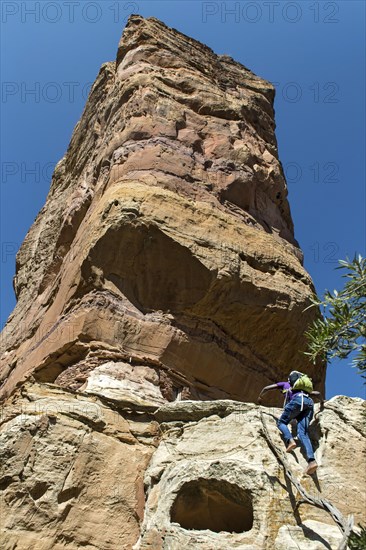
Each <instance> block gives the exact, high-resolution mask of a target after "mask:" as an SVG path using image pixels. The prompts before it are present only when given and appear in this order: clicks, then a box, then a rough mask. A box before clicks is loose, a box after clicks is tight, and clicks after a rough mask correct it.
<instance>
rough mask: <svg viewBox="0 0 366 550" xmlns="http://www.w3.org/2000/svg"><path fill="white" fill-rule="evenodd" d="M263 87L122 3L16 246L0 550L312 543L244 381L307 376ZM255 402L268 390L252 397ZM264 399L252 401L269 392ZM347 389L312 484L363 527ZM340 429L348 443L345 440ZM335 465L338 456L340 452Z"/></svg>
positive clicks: (316, 525)
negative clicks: (125, 13)
mask: <svg viewBox="0 0 366 550" xmlns="http://www.w3.org/2000/svg"><path fill="white" fill-rule="evenodd" d="M273 98H274V90H273V87H272V85H271V84H269V83H268V82H265V81H264V80H262V79H260V78H258V77H256V76H255V75H254V74H253V73H251V72H250V71H249V70H248V69H246V68H245V67H243V66H242V65H240V64H239V63H237V62H235V61H233V60H232V59H231V58H229V57H227V56H217V55H215V54H214V53H213V52H212V51H211V50H210V49H209V48H207V47H206V46H204V45H202V44H200V43H199V42H196V41H194V40H192V39H190V38H187V37H186V36H184V35H182V34H180V33H178V32H177V31H175V30H172V29H169V28H168V27H166V26H165V25H164V24H163V23H161V22H160V21H158V20H156V19H153V18H151V19H143V18H142V17H139V16H132V17H131V18H130V19H129V22H128V24H127V26H126V28H125V30H124V33H123V36H122V40H121V42H120V45H119V48H118V54H117V61H116V63H107V64H105V65H103V67H102V69H101V71H100V73H99V75H98V77H97V80H96V82H95V84H94V86H93V88H92V90H91V93H90V96H89V99H88V101H87V104H86V107H85V110H84V113H83V115H82V118H81V120H80V122H79V123H78V124H77V126H76V128H75V130H74V134H73V136H72V139H71V143H70V146H69V149H68V151H67V153H66V155H65V157H64V158H63V159H62V160H61V161H60V162H59V163H58V164H57V166H56V169H55V173H54V175H53V179H52V184H51V189H50V192H49V195H48V197H47V201H46V204H45V206H44V208H43V209H42V210H41V212H40V213H39V215H38V217H37V219H36V221H35V223H34V225H33V226H32V228H31V229H30V231H29V233H28V235H27V237H26V239H25V241H24V243H23V245H22V247H21V249H20V251H19V253H18V256H17V266H16V277H15V281H14V286H15V291H16V294H17V298H18V303H17V306H16V308H15V310H14V312H13V313H12V315H11V316H10V318H9V321H8V323H7V325H6V327H5V329H4V331H3V333H2V358H1V377H2V383H3V385H2V390H1V396H2V399H3V400H4V406H3V409H2V414H1V418H0V471H1V474H0V518H1V522H0V529H1V533H0V537H1V541H2V548H4V550H14V548H17V550H29V549H30V548H31V549H32V550H65V549H67V550H78V549H80V548H84V549H85V550H116V549H120V550H132V549H133V550H182V549H187V550H195V549H197V550H198V549H199V550H232V549H233V548H240V549H246V550H262V549H268V550H273V549H274V550H284V549H286V550H298V549H299V548H304V549H305V548H306V549H307V550H324V549H328V550H329V549H330V548H337V546H338V544H339V543H340V540H341V539H342V534H341V532H340V530H339V529H338V527H337V526H336V525H335V523H334V522H333V521H332V518H331V517H330V516H329V514H327V513H326V512H325V511H324V510H323V509H319V508H316V507H313V506H309V505H307V504H306V503H304V501H303V500H302V498H301V496H299V495H298V494H297V493H296V491H295V490H294V489H293V487H292V486H291V484H290V483H289V481H288V478H286V477H285V475H284V471H283V468H282V467H281V464H280V463H279V462H278V460H277V458H276V456H275V455H274V454H273V452H272V450H271V447H270V446H269V444H268V439H266V437H265V436H264V433H265V432H264V423H265V422H266V425H267V430H268V433H270V435H271V437H272V439H273V441H274V442H275V444H276V445H278V446H279V448H280V447H281V445H283V444H282V442H281V440H280V436H279V432H278V430H277V428H276V425H275V418H276V416H278V415H279V413H280V409H268V408H260V407H258V406H257V405H256V404H254V403H253V401H255V399H256V396H257V394H258V391H259V389H260V388H261V387H262V386H263V385H264V384H267V383H271V382H274V381H276V380H278V379H282V378H284V377H285V376H286V375H287V373H288V370H289V368H301V369H304V370H307V371H308V372H309V373H310V374H311V375H312V377H313V379H314V382H315V385H316V387H317V389H323V387H324V378H325V366H324V365H323V364H321V363H319V364H317V365H316V366H315V367H314V366H312V365H310V364H308V363H306V361H305V358H304V356H303V355H302V354H301V351H302V350H303V349H304V347H305V341H304V331H305V329H306V328H307V327H308V325H309V323H310V322H311V321H312V319H314V317H315V316H316V314H317V312H316V311H315V310H314V309H307V310H306V311H304V310H305V308H306V307H307V306H308V305H309V298H310V296H311V293H312V291H313V286H312V283H311V279H310V277H309V275H308V274H307V273H306V271H305V270H304V269H303V267H302V261H301V260H302V254H301V251H300V249H299V247H298V244H297V242H296V240H295V239H294V233H293V225H292V221H291V216H290V211H289V206H288V202H287V199H286V194H287V191H286V183H285V179H284V176H283V172H282V168H281V164H280V162H279V160H278V155H277V147H276V139H275V134H274V113H273ZM267 395H268V394H267ZM271 403H272V404H273V403H275V400H272V402H270V401H269V400H268V401H267V402H266V404H267V405H269V404H271ZM364 406H365V403H364V402H363V401H362V400H361V399H357V398H349V397H336V398H333V399H332V400H331V401H329V402H328V403H327V405H326V408H325V410H324V411H322V412H320V411H319V410H318V408H317V410H316V413H317V414H316V419H315V421H314V422H313V424H312V425H311V438H312V441H313V445H314V448H315V449H316V458H317V461H318V463H319V469H318V477H314V478H310V477H304V476H303V469H304V466H305V459H304V457H303V456H302V455H301V451H300V449H299V448H297V449H296V450H295V451H294V452H293V453H292V455H291V456H289V457H288V462H289V465H290V467H291V470H292V473H293V475H294V476H295V477H296V479H298V480H300V481H301V483H302V485H303V487H304V488H305V489H306V490H307V491H308V492H309V493H311V494H315V495H317V494H319V496H321V497H322V498H325V499H329V500H331V501H332V502H334V503H335V504H336V506H337V507H338V508H339V510H340V512H341V513H342V514H344V515H347V514H349V513H353V514H355V519H356V522H357V521H359V522H365V516H364V510H365V507H364V502H365V500H364V499H365V492H364V488H365V485H366V479H365V468H364V464H365V425H364V417H363V411H364ZM350 442H351V444H350ZM350 464H351V465H352V467H350Z"/></svg>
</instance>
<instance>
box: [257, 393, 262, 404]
mask: <svg viewBox="0 0 366 550" xmlns="http://www.w3.org/2000/svg"><path fill="white" fill-rule="evenodd" d="M261 403H262V396H261V395H259V396H258V404H259V405H260V404H261Z"/></svg>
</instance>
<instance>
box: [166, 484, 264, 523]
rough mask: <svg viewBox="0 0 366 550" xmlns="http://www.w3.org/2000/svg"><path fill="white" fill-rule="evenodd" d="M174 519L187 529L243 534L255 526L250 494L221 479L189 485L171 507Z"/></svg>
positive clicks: (184, 486)
mask: <svg viewBox="0 0 366 550" xmlns="http://www.w3.org/2000/svg"><path fill="white" fill-rule="evenodd" d="M171 520H172V521H173V522H175V523H179V524H180V525H181V526H182V527H184V528H185V529H197V530H203V529H209V530H211V531H215V532H217V533H219V532H220V531H227V532H230V533H242V532H243V531H250V529H251V528H252V526H253V506H252V499H251V495H250V492H249V491H248V490H245V489H242V488H241V487H238V486H237V485H234V484H233V483H229V482H228V481H225V480H218V479H203V478H200V479H196V480H193V481H189V482H188V483H185V484H184V485H183V486H182V487H181V489H180V490H179V492H178V495H177V497H176V499H175V501H174V504H173V506H172V508H171Z"/></svg>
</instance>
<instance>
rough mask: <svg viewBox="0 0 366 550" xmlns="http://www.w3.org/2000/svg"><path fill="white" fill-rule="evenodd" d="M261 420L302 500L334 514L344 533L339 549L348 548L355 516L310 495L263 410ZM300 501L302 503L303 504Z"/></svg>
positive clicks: (264, 430)
mask: <svg viewBox="0 0 366 550" xmlns="http://www.w3.org/2000/svg"><path fill="white" fill-rule="evenodd" d="M260 416H261V421H262V434H263V435H264V437H265V439H266V440H267V442H268V444H269V446H270V448H271V449H272V451H273V453H274V454H275V455H276V457H277V459H278V460H279V462H280V463H281V464H282V466H283V469H284V471H285V475H286V476H287V477H288V479H289V480H290V482H291V483H292V485H293V486H294V487H296V489H297V490H298V492H299V493H300V495H301V496H302V501H301V502H307V503H308V504H311V505H312V506H315V507H316V508H320V509H322V510H325V511H326V512H328V514H330V515H331V516H332V519H333V520H334V521H335V523H336V524H337V525H338V527H339V529H340V530H341V533H342V535H343V537H342V540H341V542H340V544H339V546H338V550H347V540H348V537H349V535H350V533H351V531H352V528H353V516H352V515H349V516H348V517H347V518H345V517H344V516H343V515H342V514H341V512H340V511H339V510H338V508H336V507H335V506H334V505H333V504H332V503H331V502H329V500H326V499H325V498H318V497H314V496H312V495H310V494H309V493H308V492H307V491H306V490H305V489H304V487H303V486H302V485H301V484H300V482H299V481H298V480H297V479H296V477H295V476H294V474H293V473H292V471H291V467H290V464H289V462H288V460H287V458H286V456H285V454H284V453H283V451H282V450H281V449H280V448H279V447H278V446H277V445H276V444H275V443H274V441H273V439H272V437H271V436H270V433H269V431H268V428H267V424H266V421H265V418H264V414H263V411H262V410H261V411H260ZM301 502H300V504H301Z"/></svg>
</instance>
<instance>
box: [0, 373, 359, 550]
mask: <svg viewBox="0 0 366 550" xmlns="http://www.w3.org/2000/svg"><path fill="white" fill-rule="evenodd" d="M263 410H264V411H265V418H266V420H265V421H266V424H267V427H268V429H269V431H270V434H271V436H272V438H273V439H274V440H275V441H276V443H277V444H278V445H283V444H282V442H281V440H280V437H279V432H278V430H277V428H276V426H275V418H276V417H277V416H278V415H279V414H280V409H270V408H264V409H263ZM364 412H365V402H364V401H363V400H361V399H358V398H348V397H336V398H333V399H331V400H330V401H329V402H328V403H327V404H326V408H325V410H324V411H323V412H321V413H319V412H318V414H317V417H316V420H315V421H314V423H313V425H312V427H311V437H312V440H313V444H314V447H315V448H316V458H317V461H318V462H319V469H318V473H317V476H316V477H313V478H310V477H307V476H304V475H303V469H304V467H305V464H306V462H305V459H304V457H303V456H302V453H301V450H300V448H297V449H296V450H295V451H294V452H293V453H292V454H291V455H290V456H289V461H290V464H291V468H292V471H293V473H294V474H295V476H296V477H297V478H298V479H299V480H300V481H301V483H302V484H303V486H304V487H305V488H306V490H307V491H308V492H309V493H310V494H313V495H321V496H322V497H324V498H327V499H329V500H330V501H331V502H332V503H333V504H334V505H336V506H337V507H338V508H339V510H340V511H341V512H342V513H343V514H344V515H347V514H349V513H352V514H355V521H356V523H357V522H361V523H364V522H365V519H366V518H365V487H366V471H365V467H364V465H365V460H366V447H365V442H366V437H365V436H366V434H365V423H364V417H363V416H362V414H364ZM350 442H352V445H350ZM0 466H1V472H2V474H1V476H2V477H1V479H0V490H1V499H0V505H1V509H0V512H1V529H2V532H1V539H2V548H4V550H11V549H13V548H15V547H16V548H17V549H19V550H28V549H29V548H32V549H34V550H54V549H55V550H61V549H62V548H69V549H70V550H74V549H75V550H76V549H78V548H86V549H87V550H115V549H116V548H123V549H124V550H132V549H135V550H137V549H139V550H147V549H149V550H152V549H153V550H159V549H164V550H168V549H169V550H181V549H184V548H186V549H202V550H214V549H215V550H216V549H217V550H231V549H232V548H238V549H239V548H240V549H248V550H249V549H250V550H256V549H258V550H273V549H275V550H284V548H286V549H289V550H295V549H298V548H306V549H308V548H309V549H311V550H323V549H328V550H329V549H336V548H337V546H338V543H339V542H340V540H341V533H340V531H339V529H338V527H336V525H335V524H334V522H333V521H332V519H331V517H330V516H329V515H328V514H327V513H326V512H325V511H323V510H319V509H317V508H315V507H312V506H309V505H307V504H304V503H302V504H301V503H300V501H301V498H300V496H299V495H298V494H296V491H294V490H293V488H292V487H291V485H289V483H288V481H287V480H286V479H285V477H284V472H283V469H282V467H281V465H280V464H279V463H278V461H277V459H276V457H275V456H274V454H273V453H272V451H271V450H270V448H269V446H268V444H267V441H266V439H265V438H264V436H263V433H262V423H261V416H260V408H259V407H258V406H256V405H254V404H251V403H240V402H236V401H230V400H220V401H215V402H209V401H180V402H179V401H176V402H174V403H169V404H164V405H162V406H161V407H159V408H156V405H154V403H153V402H150V403H148V402H147V401H146V402H145V403H144V405H143V406H141V405H140V404H139V403H138V402H137V401H136V403H135V404H133V398H131V400H130V403H129V404H128V405H127V404H126V402H125V399H124V398H123V396H122V399H121V401H120V402H119V401H118V399H116V396H114V397H113V398H112V397H108V398H107V397H101V396H100V395H99V396H97V395H91V394H90V393H88V392H86V391H79V392H75V391H72V390H64V389H61V388H59V387H57V386H55V385H50V384H37V383H36V384H30V383H26V384H25V385H23V387H22V388H21V390H17V392H16V393H15V394H13V396H12V398H11V399H10V400H9V402H8V404H7V407H6V408H5V409H4V413H3V415H2V420H1V428H0Z"/></svg>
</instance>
